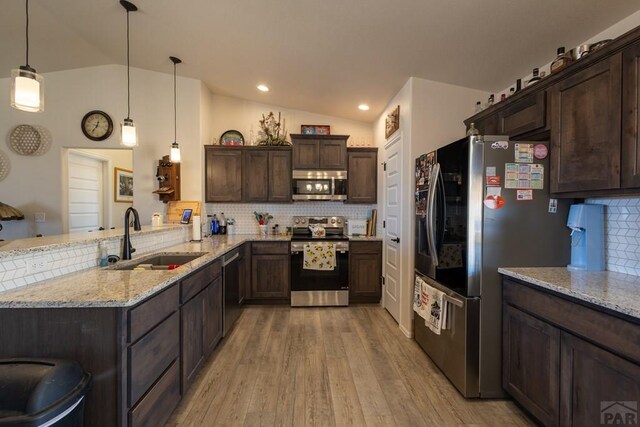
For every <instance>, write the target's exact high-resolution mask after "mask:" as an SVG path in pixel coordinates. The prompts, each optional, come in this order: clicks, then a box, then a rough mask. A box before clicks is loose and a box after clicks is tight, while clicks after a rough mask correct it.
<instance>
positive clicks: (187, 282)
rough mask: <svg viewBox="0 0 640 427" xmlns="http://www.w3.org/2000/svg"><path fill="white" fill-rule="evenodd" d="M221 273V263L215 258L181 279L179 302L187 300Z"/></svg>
mask: <svg viewBox="0 0 640 427" xmlns="http://www.w3.org/2000/svg"><path fill="white" fill-rule="evenodd" d="M221 274H222V263H221V261H220V260H215V261H213V262H212V263H211V264H209V265H207V266H205V267H204V268H201V269H200V270H198V271H196V272H195V273H193V274H192V275H190V276H189V277H187V278H186V279H184V280H182V283H181V286H180V291H181V296H180V302H182V303H184V302H186V301H189V300H190V299H191V298H193V297H194V296H195V295H196V294H197V293H198V292H200V291H201V290H203V289H204V288H206V287H207V285H208V284H209V283H211V282H213V280H214V279H215V278H216V277H218V276H220V275H221Z"/></svg>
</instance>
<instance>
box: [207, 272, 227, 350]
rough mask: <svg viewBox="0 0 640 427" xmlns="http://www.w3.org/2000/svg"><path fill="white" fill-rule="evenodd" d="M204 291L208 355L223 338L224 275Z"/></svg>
mask: <svg viewBox="0 0 640 427" xmlns="http://www.w3.org/2000/svg"><path fill="white" fill-rule="evenodd" d="M204 292H205V295H204V316H203V324H204V331H203V334H204V354H205V355H207V356H208V355H210V354H211V353H213V350H214V349H215V348H216V346H217V345H218V343H219V342H220V340H221V339H222V314H223V312H222V310H223V305H222V277H218V278H217V279H215V280H214V281H213V283H211V285H209V287H207V288H206V289H205V291H204Z"/></svg>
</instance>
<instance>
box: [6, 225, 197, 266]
mask: <svg viewBox="0 0 640 427" xmlns="http://www.w3.org/2000/svg"><path fill="white" fill-rule="evenodd" d="M183 227H189V228H191V225H183V224H164V225H161V226H158V227H151V226H149V225H146V226H142V230H141V231H135V230H133V229H131V230H130V232H131V236H135V235H138V234H153V233H159V232H162V231H167V230H172V229H179V228H183ZM123 236H124V228H116V229H113V230H102V231H93V232H91V233H88V232H87V233H68V234H57V235H53V236H44V237H30V238H27V239H16V240H5V241H0V258H3V257H11V256H16V255H23V254H27V253H32V252H41V251H49V250H52V249H59V248H64V247H69V246H74V245H78V244H82V243H92V242H96V243H97V242H99V241H101V240H112V239H120V238H122V237H123Z"/></svg>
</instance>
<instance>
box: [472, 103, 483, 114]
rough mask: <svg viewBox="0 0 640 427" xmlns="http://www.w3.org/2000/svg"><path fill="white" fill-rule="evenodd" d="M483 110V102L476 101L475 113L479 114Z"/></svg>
mask: <svg viewBox="0 0 640 427" xmlns="http://www.w3.org/2000/svg"><path fill="white" fill-rule="evenodd" d="M481 111H482V102H480V101H478V102H476V108H475V109H474V110H473V112H474V114H478V113H479V112H481Z"/></svg>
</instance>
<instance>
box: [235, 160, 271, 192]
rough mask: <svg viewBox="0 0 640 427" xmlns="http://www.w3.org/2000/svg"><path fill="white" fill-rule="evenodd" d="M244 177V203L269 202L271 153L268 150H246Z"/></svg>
mask: <svg viewBox="0 0 640 427" xmlns="http://www.w3.org/2000/svg"><path fill="white" fill-rule="evenodd" d="M243 170H245V171H246V172H245V173H244V174H243V177H242V190H243V192H242V195H243V197H242V200H243V201H244V202H266V201H267V200H269V152H268V151H266V150H244V169H243Z"/></svg>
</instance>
